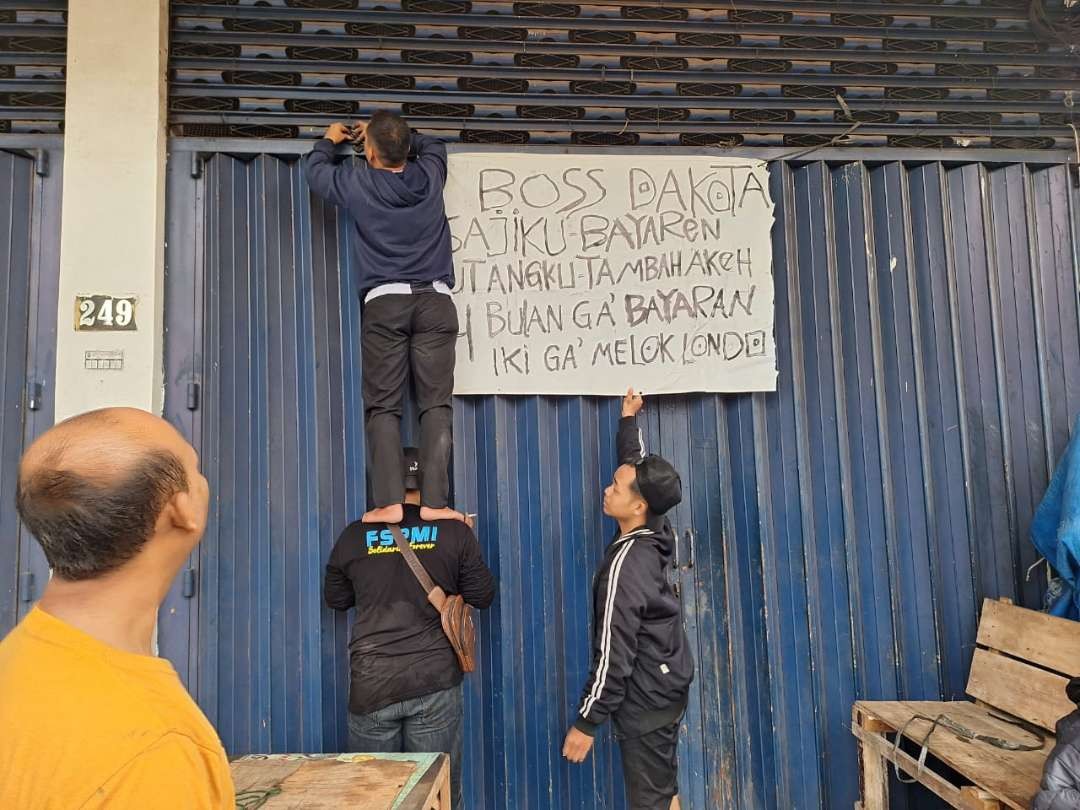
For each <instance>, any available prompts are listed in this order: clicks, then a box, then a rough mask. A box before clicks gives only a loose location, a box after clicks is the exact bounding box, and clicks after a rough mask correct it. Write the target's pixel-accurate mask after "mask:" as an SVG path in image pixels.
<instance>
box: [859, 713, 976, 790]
mask: <svg viewBox="0 0 1080 810" xmlns="http://www.w3.org/2000/svg"><path fill="white" fill-rule="evenodd" d="M851 732H852V733H853V734H854V735H855V736H856V737H858V738H859V744H860V746H862V747H863V748H865V749H867V750H870V751H874V752H876V753H877V755H878V756H880V757H883V758H884V759H885V760H886V761H888V762H889V763H893V762H895V763H896V764H897V765H898V766H899V768H900V770H901V771H903V772H904V773H906V774H907V775H908V776H910V777H911V778H913V779H914V778H918V780H919V784H920V785H922V786H923V787H925V788H926V789H927V790H929V791H931V792H932V793H934V794H935V795H937V796H939V797H940V798H941V799H943V800H944V801H946V802H948V803H949V804H951V805H952V806H953V807H956V806H957V802H959V800H960V791H959V790H958V789H957V788H956V786H955V785H953V784H951V783H950V782H948V781H947V780H945V779H944V778H942V777H941V776H939V775H938V774H936V773H934V772H933V771H932V770H930V769H928V768H923V769H922V772H921V773H920V771H919V763H918V762H917V761H916V760H915V759H914V758H912V757H911V756H909V755H908V754H907V753H906V752H905V751H895V752H894V751H893V744H892V742H890V741H889V740H888V739H886V738H885V737H882V736H881V735H880V734H875V733H874V732H872V731H866V730H865V729H862V728H860V727H859V726H858V725H853V726H852V727H851ZM886 775H887V774H886ZM916 775H917V776H916ZM856 807H857V808H858V807H859V806H858V805H856ZM862 807H863V808H864V809H865V808H868V807H869V805H863V806H862Z"/></svg>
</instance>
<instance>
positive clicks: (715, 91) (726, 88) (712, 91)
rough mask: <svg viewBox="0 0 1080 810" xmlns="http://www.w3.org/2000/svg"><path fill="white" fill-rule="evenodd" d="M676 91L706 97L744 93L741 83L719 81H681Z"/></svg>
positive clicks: (721, 96)
mask: <svg viewBox="0 0 1080 810" xmlns="http://www.w3.org/2000/svg"><path fill="white" fill-rule="evenodd" d="M675 92H676V93H678V94H679V95H680V96H700V97H705V98H729V97H731V96H737V95H740V94H741V93H742V85H741V84H718V83H717V82H681V83H679V84H677V85H675Z"/></svg>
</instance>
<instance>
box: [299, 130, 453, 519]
mask: <svg viewBox="0 0 1080 810" xmlns="http://www.w3.org/2000/svg"><path fill="white" fill-rule="evenodd" d="M348 140H355V141H357V142H362V143H363V145H364V156H365V158H366V161H361V162H357V163H355V164H354V163H353V162H352V161H344V162H335V159H334V155H335V147H336V146H337V145H338V144H341V143H344V142H345V141H348ZM304 175H305V177H306V178H307V182H308V185H309V186H310V187H311V190H312V191H313V192H315V194H317V195H318V196H319V197H322V198H323V199H324V200H327V201H328V202H330V203H332V204H333V205H335V206H337V207H338V208H340V209H341V210H342V212H343V214H344V215H345V217H346V219H347V220H348V227H349V238H350V242H351V246H352V256H351V259H352V265H353V272H354V273H355V274H356V279H357V288H358V289H359V291H360V300H361V302H362V303H361V307H362V317H361V321H362V325H361V337H360V342H361V355H362V362H363V393H364V424H365V430H366V433H367V443H368V451H369V453H370V458H371V482H372V496H373V498H374V502H375V508H374V509H372V510H370V511H368V512H367V513H366V514H365V515H364V517H363V519H364V520H365V521H368V522H378V523H400V522H401V520H402V517H403V515H404V507H403V503H404V495H405V493H404V490H403V489H402V487H401V481H402V468H403V464H404V461H403V458H402V450H401V410H402V400H403V397H404V393H405V388H406V385H407V380H408V375H409V373H410V371H411V373H412V380H413V383H414V387H415V391H416V405H417V412H418V414H419V417H420V460H421V466H422V468H423V469H424V471H425V472H424V479H423V481H421V483H420V504H421V505H420V511H421V517H422V519H423V520H440V519H447V518H449V519H454V520H460V521H464V522H468V521H469V518H468V516H467V515H464V514H462V513H461V512H458V511H456V510H454V509H451V508H450V507H449V505H448V502H449V494H450V480H449V466H450V450H451V442H452V428H453V412H452V410H451V401H452V395H453V392H454V360H455V347H456V343H457V335H458V319H457V310H456V308H455V307H454V303H453V301H452V300H451V298H450V290H451V288H452V287H453V285H454V264H453V260H452V258H451V251H450V225H449V223H448V222H447V219H446V210H445V208H444V207H443V187H444V186H445V185H446V146H445V145H444V144H443V143H442V142H441V141H438V140H436V139H435V138H431V137H429V136H426V135H421V134H420V133H418V132H413V131H412V130H411V129H410V128H409V125H408V124H407V123H406V122H405V120H404V119H403V118H402V117H401V116H399V115H395V114H394V113H391V112H388V111H385V110H380V111H379V112H376V113H375V114H374V115H372V116H371V119H370V121H368V122H367V124H363V123H359V124H357V125H356V126H355V127H354V128H353V129H349V128H348V127H346V126H345V125H344V124H341V123H336V124H332V125H331V126H330V127H329V128H328V129H327V130H326V134H325V136H324V137H323V138H322V140H320V141H318V142H317V143H316V144H315V146H314V148H313V149H312V150H311V152H309V153H308V155H307V156H306V157H305V158H304Z"/></svg>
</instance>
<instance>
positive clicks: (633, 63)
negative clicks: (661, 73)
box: [620, 56, 687, 70]
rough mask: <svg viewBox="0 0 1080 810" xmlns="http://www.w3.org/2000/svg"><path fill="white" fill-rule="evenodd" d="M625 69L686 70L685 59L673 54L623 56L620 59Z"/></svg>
mask: <svg viewBox="0 0 1080 810" xmlns="http://www.w3.org/2000/svg"><path fill="white" fill-rule="evenodd" d="M620 62H621V64H622V66H623V67H624V68H626V69H627V70H686V68H687V61H686V60H685V59H679V58H678V57H674V56H624V57H622V59H621V60H620Z"/></svg>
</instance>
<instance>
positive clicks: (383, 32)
mask: <svg viewBox="0 0 1080 810" xmlns="http://www.w3.org/2000/svg"><path fill="white" fill-rule="evenodd" d="M345 33H346V34H349V35H350V36H354V37H389V38H393V37H414V36H416V26H415V25H402V24H400V23H345Z"/></svg>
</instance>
